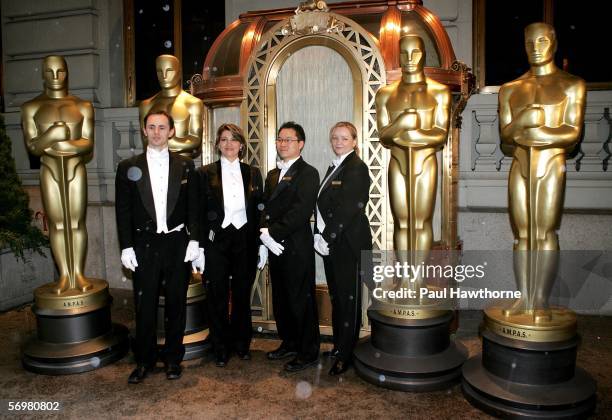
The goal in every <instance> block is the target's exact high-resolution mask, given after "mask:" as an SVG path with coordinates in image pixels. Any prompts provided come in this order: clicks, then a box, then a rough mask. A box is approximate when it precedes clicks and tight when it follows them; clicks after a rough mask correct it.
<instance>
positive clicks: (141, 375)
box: [128, 366, 151, 384]
mask: <svg viewBox="0 0 612 420" xmlns="http://www.w3.org/2000/svg"><path fill="white" fill-rule="evenodd" d="M150 371H151V369H149V368H147V367H146V366H137V367H136V369H134V370H133V371H132V373H130V377H129V378H128V383H130V384H139V383H141V382H142V381H144V379H145V378H146V377H147V376H148V375H149V372H150Z"/></svg>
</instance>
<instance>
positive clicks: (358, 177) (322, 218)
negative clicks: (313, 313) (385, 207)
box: [314, 121, 372, 375]
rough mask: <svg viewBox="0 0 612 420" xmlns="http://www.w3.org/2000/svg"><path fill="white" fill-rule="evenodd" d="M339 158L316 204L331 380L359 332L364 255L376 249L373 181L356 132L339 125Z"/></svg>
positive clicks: (333, 135) (334, 141) (335, 143)
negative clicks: (370, 207)
mask: <svg viewBox="0 0 612 420" xmlns="http://www.w3.org/2000/svg"><path fill="white" fill-rule="evenodd" d="M329 138H330V143H331V147H332V149H333V151H334V153H335V154H336V158H335V159H334V160H333V162H332V166H330V168H329V169H328V171H327V174H326V175H325V178H324V179H323V182H322V183H321V187H320V189H319V197H318V199H317V209H316V217H317V218H316V227H315V237H314V247H315V250H316V251H317V252H318V253H319V254H320V255H322V256H323V262H324V265H325V276H326V277H327V284H328V286H329V293H330V297H331V303H332V328H333V332H334V348H333V350H332V351H331V352H330V355H331V356H332V357H333V358H334V363H333V365H332V368H331V369H330V371H329V374H330V375H339V374H341V373H344V372H346V370H347V369H348V367H349V365H350V364H351V363H352V357H353V349H354V348H355V344H356V342H357V339H358V338H359V329H360V327H361V288H362V286H361V281H360V274H359V273H360V271H361V267H360V266H361V251H362V250H371V249H372V234H371V232H370V224H369V222H368V218H367V217H366V213H365V212H366V206H367V204H368V199H369V190H370V176H369V173H368V167H367V166H366V164H365V163H363V161H362V160H361V159H360V158H359V156H358V148H357V129H356V128H355V126H354V125H353V124H351V123H350V122H344V121H343V122H339V123H337V124H336V125H334V126H333V127H332V128H331V130H330V134H329Z"/></svg>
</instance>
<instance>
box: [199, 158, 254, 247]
mask: <svg viewBox="0 0 612 420" xmlns="http://www.w3.org/2000/svg"><path fill="white" fill-rule="evenodd" d="M240 172H241V173H242V185H243V186H244V199H245V205H246V216H247V231H248V238H249V242H250V243H249V244H248V245H249V247H250V248H252V250H253V252H256V249H257V248H256V245H257V243H258V241H257V238H258V237H259V235H258V233H259V232H258V227H259V218H260V212H261V206H260V204H261V201H262V196H263V191H262V188H263V185H262V180H261V173H260V172H259V169H257V168H255V167H252V166H249V165H247V164H246V163H242V162H240ZM198 174H199V179H200V247H202V248H206V247H207V246H209V245H210V231H213V232H215V233H217V232H218V231H219V230H221V225H222V224H223V219H225V208H224V206H223V177H222V171H221V161H220V160H218V161H216V162H213V163H211V164H209V165H206V166H203V167H201V168H199V169H198Z"/></svg>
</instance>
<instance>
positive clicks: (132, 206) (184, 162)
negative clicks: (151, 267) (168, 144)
mask: <svg viewBox="0 0 612 420" xmlns="http://www.w3.org/2000/svg"><path fill="white" fill-rule="evenodd" d="M168 169H169V173H168V196H167V207H166V223H167V226H168V230H172V229H173V228H175V227H176V226H178V225H180V224H181V223H182V224H185V227H186V228H187V233H188V235H189V239H190V240H195V241H197V240H198V239H199V236H200V235H199V231H198V180H197V178H196V172H195V169H194V166H193V162H192V161H191V159H187V158H185V157H183V156H180V155H178V154H175V153H170V157H169V165H168ZM115 213H116V216H117V230H118V232H119V246H120V247H121V249H125V248H130V247H133V246H134V244H136V243H138V241H139V240H140V239H141V238H142V237H143V235H145V234H147V233H155V232H157V217H156V214H155V203H154V201H153V191H152V189H151V178H150V177H149V168H148V165H147V158H146V154H145V153H142V154H140V155H136V156H133V157H131V158H129V159H125V160H123V161H121V162H120V163H119V166H118V168H117V176H116V178H115Z"/></svg>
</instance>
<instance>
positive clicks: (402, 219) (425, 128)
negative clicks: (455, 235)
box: [376, 35, 451, 290]
mask: <svg viewBox="0 0 612 420" xmlns="http://www.w3.org/2000/svg"><path fill="white" fill-rule="evenodd" d="M424 64H425V46H424V43H423V40H422V39H421V38H420V37H418V36H416V35H404V36H402V38H401V39H400V65H401V69H402V78H401V80H399V81H397V82H395V83H393V84H390V85H389V86H385V87H383V88H381V89H380V90H379V91H378V93H377V94H376V112H377V124H378V132H379V136H380V141H381V143H382V145H383V146H384V147H386V148H388V149H391V161H390V163H389V199H390V202H391V212H392V214H393V221H394V228H393V243H394V249H395V250H396V251H397V253H398V259H402V258H405V257H404V256H407V257H408V261H403V262H407V263H409V264H410V265H413V266H418V265H420V264H421V263H422V262H423V261H425V260H426V258H427V255H428V253H429V251H430V250H431V246H432V242H433V227H432V218H433V212H434V208H435V202H436V187H437V182H438V161H437V157H436V152H437V151H438V150H440V149H442V147H443V146H444V143H445V141H446V137H447V135H448V126H449V116H450V106H451V94H450V90H449V88H448V87H447V86H445V85H443V84H441V83H438V82H436V81H434V80H432V79H429V78H427V77H425V73H424V70H423V68H424ZM410 280H412V281H410ZM410 280H407V279H402V281H401V283H402V287H406V288H410V289H414V290H419V289H420V287H422V286H423V278H417V279H410Z"/></svg>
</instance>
